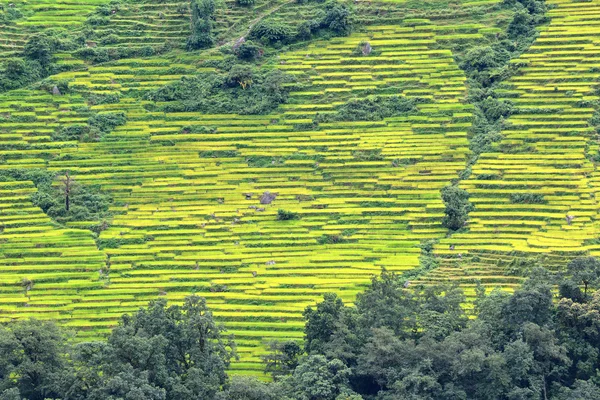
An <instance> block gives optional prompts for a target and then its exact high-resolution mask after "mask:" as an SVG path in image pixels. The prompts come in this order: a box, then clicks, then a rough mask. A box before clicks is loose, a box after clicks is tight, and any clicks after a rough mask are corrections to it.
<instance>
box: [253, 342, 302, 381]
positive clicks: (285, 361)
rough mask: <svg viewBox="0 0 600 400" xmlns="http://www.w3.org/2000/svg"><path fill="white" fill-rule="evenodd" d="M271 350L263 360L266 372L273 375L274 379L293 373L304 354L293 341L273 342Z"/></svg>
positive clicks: (270, 345) (270, 346) (270, 344)
mask: <svg viewBox="0 0 600 400" xmlns="http://www.w3.org/2000/svg"><path fill="white" fill-rule="evenodd" d="M269 350H270V352H269V353H268V354H267V355H265V356H263V357H262V358H263V362H264V363H265V372H266V373H269V374H271V375H272V376H273V378H277V377H279V376H282V375H288V374H290V373H292V372H293V371H294V369H295V368H296V367H297V366H298V362H299V360H300V356H301V355H302V353H303V351H302V348H301V347H300V345H299V344H298V343H296V342H294V341H291V340H290V341H286V342H276V341H274V342H271V343H269Z"/></svg>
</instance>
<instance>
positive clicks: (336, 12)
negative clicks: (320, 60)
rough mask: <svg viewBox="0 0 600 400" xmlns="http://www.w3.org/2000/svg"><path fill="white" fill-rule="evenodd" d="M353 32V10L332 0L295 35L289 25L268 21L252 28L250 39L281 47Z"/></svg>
mask: <svg viewBox="0 0 600 400" xmlns="http://www.w3.org/2000/svg"><path fill="white" fill-rule="evenodd" d="M320 3H322V2H320ZM351 32H352V10H351V9H350V8H349V7H348V5H347V4H346V3H339V2H337V1H335V0H332V1H328V2H327V3H324V4H323V5H321V6H320V7H319V9H318V12H316V13H315V15H314V16H313V17H312V19H309V20H306V21H304V22H302V23H301V24H299V25H298V28H297V32H296V34H295V35H294V34H293V32H292V30H291V28H290V27H289V26H288V25H286V24H284V23H282V22H280V21H277V20H269V19H266V20H262V21H260V22H258V23H257V24H256V25H254V26H253V27H252V29H251V30H250V35H249V37H250V38H251V39H255V40H260V41H261V42H263V43H265V44H269V45H274V46H279V45H282V44H289V43H292V42H295V41H298V40H309V39H311V38H312V37H313V36H317V35H320V36H329V37H331V36H346V35H349V34H350V33H351Z"/></svg>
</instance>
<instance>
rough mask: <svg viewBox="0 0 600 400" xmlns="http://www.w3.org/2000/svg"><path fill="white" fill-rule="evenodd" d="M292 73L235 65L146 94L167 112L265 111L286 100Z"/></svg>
mask: <svg viewBox="0 0 600 400" xmlns="http://www.w3.org/2000/svg"><path fill="white" fill-rule="evenodd" d="M291 80H292V78H291V76H289V75H287V74H286V73H284V72H282V71H280V70H266V69H262V70H259V69H256V68H254V67H253V66H251V65H239V64H238V65H234V66H233V67H232V68H231V69H230V71H229V72H228V73H222V72H211V73H202V74H199V75H197V76H194V77H184V78H182V79H181V80H179V81H177V82H173V83H169V84H167V85H165V86H163V87H162V88H159V89H157V90H154V91H152V92H150V93H148V94H147V95H146V98H147V99H149V100H152V101H156V102H167V104H165V105H163V106H161V107H160V109H161V110H163V111H168V112H191V111H198V112H203V113H209V114H213V113H216V114H223V113H236V114H268V113H269V112H271V111H272V110H273V109H275V108H276V107H277V106H278V105H279V104H282V103H285V102H286V101H287V97H288V93H289V87H287V86H286V85H285V84H286V83H287V82H291Z"/></svg>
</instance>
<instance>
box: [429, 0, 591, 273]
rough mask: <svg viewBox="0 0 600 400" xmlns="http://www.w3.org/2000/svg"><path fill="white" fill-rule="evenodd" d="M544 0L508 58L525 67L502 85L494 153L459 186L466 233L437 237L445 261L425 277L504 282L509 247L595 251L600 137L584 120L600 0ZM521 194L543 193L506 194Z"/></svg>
mask: <svg viewBox="0 0 600 400" xmlns="http://www.w3.org/2000/svg"><path fill="white" fill-rule="evenodd" d="M550 3H551V4H555V5H556V8H554V9H553V10H551V11H550V15H551V17H552V22H551V23H550V25H548V26H546V27H544V29H543V30H542V32H541V35H540V37H539V39H538V40H537V41H536V42H535V44H534V45H533V46H532V47H531V48H530V50H529V51H528V52H527V53H525V54H523V56H522V57H521V58H520V59H518V60H515V62H518V63H525V64H526V66H525V67H524V68H522V69H521V70H520V73H519V74H518V75H517V76H515V77H513V78H511V79H510V80H509V81H507V82H506V84H505V85H504V88H503V90H502V94H503V96H504V97H505V98H506V99H509V100H510V101H512V102H513V103H514V104H515V106H516V107H517V109H518V110H519V111H518V113H517V114H516V115H513V116H511V117H510V118H509V119H508V120H507V121H506V128H505V129H504V130H503V132H502V134H503V139H502V141H501V142H499V143H497V146H496V149H495V151H493V152H490V153H486V154H484V155H482V156H481V158H480V159H479V161H478V162H477V164H476V165H475V166H474V167H473V174H472V175H471V178H470V179H469V180H467V181H464V182H463V183H462V184H461V186H462V187H463V188H464V189H466V190H468V192H469V193H470V194H471V200H472V202H473V204H474V205H475V211H474V212H472V213H471V214H470V216H471V219H470V222H469V231H468V232H466V233H461V234H455V235H453V236H452V237H449V238H445V239H443V240H441V241H440V242H439V245H438V246H437V248H436V252H437V253H438V254H440V255H442V256H443V257H445V258H446V262H445V266H446V267H445V268H440V269H438V270H436V271H434V272H433V273H432V274H431V276H430V278H431V279H442V280H447V279H458V280H460V281H461V282H465V283H466V284H469V282H470V284H473V282H474V280H475V279H480V280H482V281H484V282H486V281H487V282H499V283H502V282H504V283H505V284H506V283H507V282H508V281H509V280H510V279H507V278H506V276H505V275H506V272H507V269H508V268H510V262H511V261H512V260H513V259H514V257H515V255H518V256H523V257H528V256H529V257H531V256H533V257H535V256H536V255H543V257H544V258H545V259H546V264H550V265H555V266H557V267H559V266H563V265H564V264H565V260H568V259H569V258H572V257H574V256H576V255H577V254H581V253H584V252H589V254H592V255H598V254H599V253H598V250H599V249H600V248H599V247H598V245H597V244H595V243H594V241H595V239H596V238H597V237H598V202H597V191H598V189H597V187H598V184H597V182H598V177H597V176H598V172H597V168H596V166H595V165H594V163H593V162H592V161H591V159H592V158H593V157H594V156H595V155H597V154H598V145H597V134H596V133H595V131H594V128H593V127H592V126H591V125H590V124H589V120H590V118H591V117H592V115H593V113H594V111H595V110H594V108H593V103H592V102H593V101H595V100H598V98H599V97H598V92H597V88H598V72H597V71H598V69H597V67H596V64H597V62H598V56H599V55H600V48H599V44H598V40H597V29H598V21H597V20H596V19H597V17H598V15H600V2H597V1H594V2H577V1H551V2H550ZM522 193H533V194H537V195H539V196H540V197H541V198H542V199H543V200H542V201H540V203H541V204H519V203H515V202H514V201H511V196H513V198H514V196H515V195H517V194H522ZM451 246H452V250H450V248H451ZM512 281H513V283H516V282H518V281H519V278H518V277H514V278H512Z"/></svg>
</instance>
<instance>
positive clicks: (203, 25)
mask: <svg viewBox="0 0 600 400" xmlns="http://www.w3.org/2000/svg"><path fill="white" fill-rule="evenodd" d="M190 9H191V11H192V16H191V30H192V34H191V35H190V37H189V38H188V41H187V47H188V50H198V49H204V48H207V47H211V46H212V45H213V44H214V41H215V39H214V37H213V34H212V29H213V25H214V22H213V19H214V13H215V10H216V2H215V0H190Z"/></svg>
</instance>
